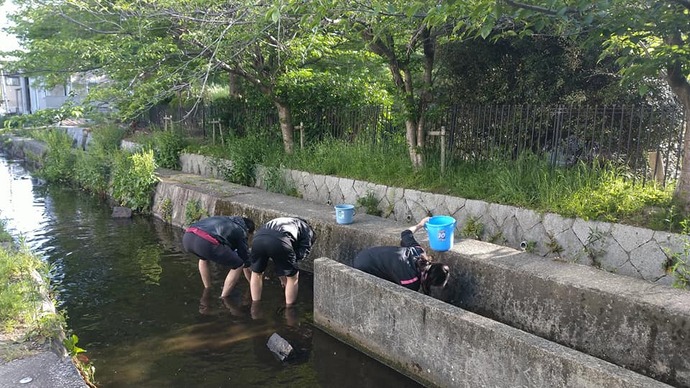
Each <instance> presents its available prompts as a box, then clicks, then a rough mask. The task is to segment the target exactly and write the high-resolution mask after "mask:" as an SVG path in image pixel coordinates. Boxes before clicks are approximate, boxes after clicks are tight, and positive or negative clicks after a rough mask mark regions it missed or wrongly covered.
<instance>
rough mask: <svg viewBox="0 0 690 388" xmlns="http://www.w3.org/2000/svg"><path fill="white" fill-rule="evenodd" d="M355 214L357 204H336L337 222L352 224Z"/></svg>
mask: <svg viewBox="0 0 690 388" xmlns="http://www.w3.org/2000/svg"><path fill="white" fill-rule="evenodd" d="M354 216H355V206H354V205H348V204H343V205H335V222H337V223H339V224H343V225H346V224H351V223H352V217H354Z"/></svg>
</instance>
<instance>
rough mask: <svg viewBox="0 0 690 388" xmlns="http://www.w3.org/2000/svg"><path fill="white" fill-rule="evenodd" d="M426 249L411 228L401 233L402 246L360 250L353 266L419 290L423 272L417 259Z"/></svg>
mask: <svg viewBox="0 0 690 388" xmlns="http://www.w3.org/2000/svg"><path fill="white" fill-rule="evenodd" d="M422 253H424V249H423V248H422V247H421V246H420V245H419V243H418V242H417V240H416V239H415V238H414V233H412V231H411V230H409V229H405V230H404V231H403V232H402V233H401V234H400V246H399V247H396V246H378V247H371V248H366V249H364V250H362V251H360V252H359V253H358V254H357V256H356V257H355V260H354V262H353V267H355V268H357V269H359V270H361V271H364V272H366V273H369V274H371V275H374V276H376V277H379V278H381V279H386V280H388V281H391V282H393V283H396V284H400V285H402V286H403V287H406V288H409V289H410V290H413V291H417V290H419V287H420V286H421V274H420V272H419V268H418V267H417V261H418V260H419V257H420V256H421V254H422Z"/></svg>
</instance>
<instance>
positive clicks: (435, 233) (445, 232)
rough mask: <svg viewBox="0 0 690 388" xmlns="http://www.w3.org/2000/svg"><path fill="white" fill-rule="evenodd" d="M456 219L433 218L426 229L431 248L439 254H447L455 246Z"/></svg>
mask: <svg viewBox="0 0 690 388" xmlns="http://www.w3.org/2000/svg"><path fill="white" fill-rule="evenodd" d="M455 223H456V221H455V218H453V217H450V216H433V217H431V218H429V221H427V223H426V225H424V228H425V229H426V232H427V234H428V235H429V246H430V247H431V249H433V250H435V251H438V252H445V251H447V250H449V249H450V248H451V247H452V246H453V240H454V238H455Z"/></svg>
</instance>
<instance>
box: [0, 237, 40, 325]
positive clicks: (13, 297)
mask: <svg viewBox="0 0 690 388" xmlns="http://www.w3.org/2000/svg"><path fill="white" fill-rule="evenodd" d="M5 233H6V232H5ZM34 273H37V274H38V275H39V276H41V277H42V278H43V280H44V281H46V280H47V279H48V265H47V264H46V263H44V262H43V261H42V260H41V259H40V258H38V257H36V256H34V255H33V254H31V253H30V252H29V251H28V250H26V249H14V248H12V247H10V246H7V245H4V244H3V246H2V247H0V326H1V327H2V330H3V332H11V331H13V330H15V329H18V328H25V327H33V326H36V325H38V324H39V320H40V318H41V317H40V314H37V311H39V310H40V306H41V303H42V295H41V291H40V288H39V283H38V282H37V281H36V279H35V278H34V277H33V276H34ZM46 284H47V283H46Z"/></svg>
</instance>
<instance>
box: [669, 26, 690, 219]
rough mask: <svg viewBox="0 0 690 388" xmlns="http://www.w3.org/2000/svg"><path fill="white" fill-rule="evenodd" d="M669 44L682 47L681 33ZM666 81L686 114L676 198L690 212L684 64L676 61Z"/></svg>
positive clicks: (689, 110)
mask: <svg viewBox="0 0 690 388" xmlns="http://www.w3.org/2000/svg"><path fill="white" fill-rule="evenodd" d="M667 43H669V44H676V45H681V44H683V41H682V37H681V35H680V34H679V33H677V34H673V35H671V36H669V37H668V38H667ZM666 79H667V80H668V84H669V85H670V86H671V89H672V90H673V93H675V95H676V96H678V99H679V100H680V102H681V104H682V105H683V108H684V113H685V123H684V124H685V128H684V131H683V161H682V164H681V168H680V178H679V180H678V186H677V187H676V192H675V196H676V198H677V199H679V200H680V201H681V202H683V203H684V205H685V209H686V210H690V83H688V79H687V78H686V76H685V73H684V71H683V64H682V63H681V62H680V61H676V62H674V63H672V64H671V65H669V66H668V68H667V69H666Z"/></svg>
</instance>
